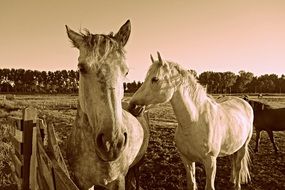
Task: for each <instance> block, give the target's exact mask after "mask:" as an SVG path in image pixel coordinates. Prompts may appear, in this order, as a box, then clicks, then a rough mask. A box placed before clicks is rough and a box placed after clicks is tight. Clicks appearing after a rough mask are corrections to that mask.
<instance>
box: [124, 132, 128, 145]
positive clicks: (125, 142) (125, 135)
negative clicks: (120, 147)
mask: <svg viewBox="0 0 285 190" xmlns="http://www.w3.org/2000/svg"><path fill="white" fill-rule="evenodd" d="M124 137H125V141H124V146H126V144H127V140H128V138H127V137H128V135H127V133H126V132H124Z"/></svg>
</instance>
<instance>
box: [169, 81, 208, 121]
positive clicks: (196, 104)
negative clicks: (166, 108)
mask: <svg viewBox="0 0 285 190" xmlns="http://www.w3.org/2000/svg"><path fill="white" fill-rule="evenodd" d="M170 102H171V105H172V108H173V111H174V113H175V115H176V118H177V120H178V121H179V123H188V122H189V121H190V122H197V121H198V120H199V114H200V113H201V112H203V110H204V109H205V106H206V103H207V102H208V97H207V93H206V91H205V89H204V88H203V87H202V86H201V85H200V84H199V83H197V81H196V80H195V79H192V80H191V81H190V82H189V81H188V82H186V83H183V84H181V85H180V86H179V87H178V88H177V89H176V91H175V92H174V94H173V97H172V99H171V101H170ZM182 113H183V114H182ZM184 113H185V114H184Z"/></svg>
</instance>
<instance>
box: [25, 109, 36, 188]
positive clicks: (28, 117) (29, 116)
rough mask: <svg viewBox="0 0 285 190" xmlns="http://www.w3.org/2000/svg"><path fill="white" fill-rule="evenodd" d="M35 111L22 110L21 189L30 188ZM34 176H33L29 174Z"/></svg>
mask: <svg viewBox="0 0 285 190" xmlns="http://www.w3.org/2000/svg"><path fill="white" fill-rule="evenodd" d="M36 118H37V111H36V109H34V108H26V109H24V110H23V120H22V122H23V131H24V137H23V138H24V139H23V140H24V147H23V149H24V150H23V155H24V165H23V190H29V189H30V163H31V155H32V139H33V127H34V126H35V123H36ZM31 177H33V178H34V176H31Z"/></svg>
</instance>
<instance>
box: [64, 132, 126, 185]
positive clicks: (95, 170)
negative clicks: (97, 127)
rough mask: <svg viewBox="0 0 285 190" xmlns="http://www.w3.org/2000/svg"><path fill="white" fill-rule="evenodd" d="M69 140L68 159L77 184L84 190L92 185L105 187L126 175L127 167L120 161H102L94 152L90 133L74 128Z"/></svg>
mask: <svg viewBox="0 0 285 190" xmlns="http://www.w3.org/2000/svg"><path fill="white" fill-rule="evenodd" d="M73 130H74V131H73V132H72V135H71V136H70V138H69V147H68V150H69V152H68V158H69V164H70V167H71V170H72V171H73V173H74V176H75V178H76V181H77V184H78V185H79V186H81V187H83V188H84V189H86V187H91V186H92V185H105V184H106V183H111V182H112V181H114V180H116V179H117V178H118V177H119V176H121V175H125V174H126V172H127V169H128V167H127V165H126V164H122V163H123V162H121V161H120V160H122V159H124V157H121V158H119V160H117V161H114V162H103V161H101V160H100V159H99V158H98V156H97V155H96V153H95V151H94V141H93V138H92V135H91V134H90V133H86V132H84V130H82V129H78V128H74V129H73Z"/></svg>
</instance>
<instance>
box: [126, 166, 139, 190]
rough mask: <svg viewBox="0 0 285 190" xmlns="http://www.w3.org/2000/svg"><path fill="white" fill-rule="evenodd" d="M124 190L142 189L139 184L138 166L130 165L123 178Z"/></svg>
mask: <svg viewBox="0 0 285 190" xmlns="http://www.w3.org/2000/svg"><path fill="white" fill-rule="evenodd" d="M125 183H126V190H139V189H142V188H141V187H140V184H139V166H137V165H135V166H133V167H131V168H130V169H129V171H128V173H127V176H126V178H125Z"/></svg>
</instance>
